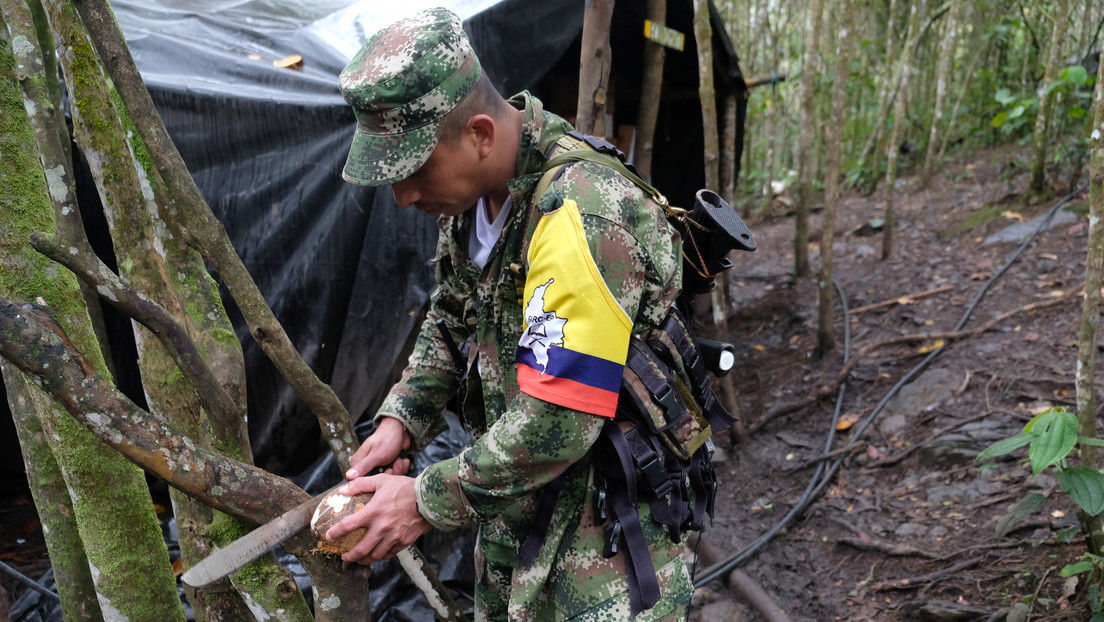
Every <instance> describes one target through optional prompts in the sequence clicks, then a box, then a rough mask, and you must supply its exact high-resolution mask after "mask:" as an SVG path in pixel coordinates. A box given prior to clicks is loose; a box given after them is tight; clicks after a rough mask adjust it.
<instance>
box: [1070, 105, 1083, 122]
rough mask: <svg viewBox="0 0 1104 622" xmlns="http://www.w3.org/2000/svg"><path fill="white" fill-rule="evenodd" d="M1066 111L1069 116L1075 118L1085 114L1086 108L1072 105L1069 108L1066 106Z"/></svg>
mask: <svg viewBox="0 0 1104 622" xmlns="http://www.w3.org/2000/svg"><path fill="white" fill-rule="evenodd" d="M1066 113H1068V114H1069V116H1071V117H1073V118H1074V119H1080V118H1081V117H1083V116H1085V109H1084V108H1082V107H1081V106H1070V107H1069V108H1066Z"/></svg>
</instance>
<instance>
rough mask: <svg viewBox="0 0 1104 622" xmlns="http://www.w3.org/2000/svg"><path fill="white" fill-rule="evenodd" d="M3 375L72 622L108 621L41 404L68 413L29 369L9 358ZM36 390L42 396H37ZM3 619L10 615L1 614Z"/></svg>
mask: <svg viewBox="0 0 1104 622" xmlns="http://www.w3.org/2000/svg"><path fill="white" fill-rule="evenodd" d="M0 374H2V375H3V376H4V386H5V388H6V389H7V393H8V405H9V406H10V408H11V413H12V420H13V421H14V422H15V432H16V434H17V435H18V436H19V447H20V449H21V450H22V452H23V464H24V466H25V467H26V469H27V484H28V485H29V486H30V489H31V497H33V498H34V503H35V508H36V509H37V510H38V520H39V522H40V523H42V537H43V539H45V541H46V550H47V552H48V553H49V555H50V566H51V567H52V568H53V570H54V582H55V584H56V585H57V591H58V596H59V597H60V598H61V608H62V611H63V612H64V615H65V620H66V622H76V621H77V620H85V621H89V622H92V621H102V620H103V614H102V613H101V612H100V603H99V601H98V600H96V586H95V584H94V583H93V582H92V575H91V574H90V572H89V569H88V558H87V557H85V555H84V545H83V544H81V540H80V533H79V532H78V530H77V522H76V519H75V518H74V514H73V500H72V498H70V497H69V489H68V488H67V487H66V486H65V479H64V477H63V476H62V473H61V468H60V467H58V463H57V460H55V459H54V454H53V452H52V451H51V450H50V444H49V443H48V442H46V431H45V430H44V429H43V428H42V422H41V418H40V417H39V415H38V410H39V409H40V408H49V409H53V410H54V411H56V412H55V413H52V414H50V415H48V416H51V417H54V418H57V417H64V416H66V415H65V413H63V412H60V411H59V410H58V409H57V405H56V404H54V402H53V400H51V399H50V398H49V397H47V396H46V395H45V394H43V393H42V390H41V389H39V388H37V387H35V386H34V384H33V383H31V382H28V381H27V378H26V376H24V375H23V372H21V371H19V370H18V369H17V368H16V367H15V366H14V365H12V364H10V363H8V362H7V361H4V360H0ZM35 393H37V394H38V395H37V396H35ZM0 620H3V621H5V622H6V620H7V618H6V617H4V616H3V615H0Z"/></svg>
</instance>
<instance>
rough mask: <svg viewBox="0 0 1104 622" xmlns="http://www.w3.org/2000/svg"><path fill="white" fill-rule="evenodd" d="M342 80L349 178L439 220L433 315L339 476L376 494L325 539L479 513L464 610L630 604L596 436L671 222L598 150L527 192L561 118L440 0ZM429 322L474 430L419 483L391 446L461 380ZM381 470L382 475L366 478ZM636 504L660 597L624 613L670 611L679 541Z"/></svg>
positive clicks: (369, 548) (650, 304)
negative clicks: (506, 94) (495, 62)
mask: <svg viewBox="0 0 1104 622" xmlns="http://www.w3.org/2000/svg"><path fill="white" fill-rule="evenodd" d="M340 80H341V89H342V93H343V94H344V96H345V98H346V100H347V101H348V102H349V103H350V104H351V105H352V106H353V109H354V111H355V113H356V116H357V131H356V135H355V137H354V139H353V144H352V148H351V150H350V154H349V159H348V163H347V165H346V167H345V170H344V173H343V175H344V177H345V179H346V180H348V181H350V182H353V183H357V184H364V185H384V184H391V185H392V188H393V189H394V192H395V198H396V200H397V202H398V204H399V205H411V204H412V205H415V206H416V207H417V208H418V209H420V210H422V211H424V212H426V213H428V214H431V215H434V216H437V217H438V219H437V222H438V225H439V226H440V228H441V234H440V239H439V242H438V247H437V254H436V279H437V285H438V287H437V289H436V291H435V292H434V293H433V295H432V297H431V301H430V307H429V311H428V317H427V318H426V320H425V322H424V324H423V325H422V328H421V332H420V334H419V336H418V340H417V344H416V346H415V349H414V352H413V354H412V355H411V358H410V361H409V364H408V366H407V368H406V370H405V371H404V373H403V376H402V379H401V380H400V381H399V382H398V383H397V384H396V385H395V387H394V388H393V389H392V390H391V391H390V393H389V395H388V396H387V398H386V400H385V402H384V403H383V405H382V406H381V407H380V409H379V412H378V413H377V415H376V423H377V431H376V432H375V433H374V434H373V435H372V436H371V437H369V438H368V439H367V440H366V441H365V443H364V444H363V446H362V447H361V448H360V449H359V450H358V451H357V453H356V455H355V456H354V459H353V466H352V468H351V469H350V470H349V472H348V473H347V474H346V475H347V477H348V478H349V479H350V480H351V481H350V482H349V483H348V484H347V485H346V486H345V492H346V494H356V493H360V492H371V493H374V497H373V499H372V501H371V502H370V503H369V504H368V505H367V506H366V507H365V508H363V509H362V510H361V511H360V512H358V513H357V514H355V515H353V516H351V517H349V518H347V519H345V520H344V521H342V522H341V523H339V524H338V525H336V526H335V527H333V528H332V529H331V530H330V532H329V533H328V534H327V536H328V537H330V538H331V539H336V538H339V537H341V536H342V535H344V534H346V533H348V532H350V531H352V530H354V529H356V528H359V527H366V528H367V533H366V535H365V536H364V537H363V539H362V540H361V541H360V543H359V544H358V545H357V546H356V547H355V548H354V549H352V550H351V551H350V552H349V553H347V554H346V555H345V556H344V558H345V559H346V560H347V561H360V562H362V563H371V562H373V561H375V560H379V559H384V558H389V557H391V556H393V555H394V554H395V553H397V552H398V551H399V550H402V549H403V548H405V547H407V546H409V545H410V544H412V543H413V542H414V541H415V540H416V539H417V538H418V537H419V536H421V535H422V534H424V533H426V532H427V531H429V530H430V529H431V528H433V527H436V528H438V529H445V530H448V529H454V528H456V527H459V526H461V525H465V524H471V523H477V524H478V526H479V536H478V544H477V551H476V592H475V597H476V613H477V619H487V620H566V619H572V620H621V619H627V618H629V615H630V611H629V597H628V593H627V590H628V582H627V577H626V564H625V554H624V553H621V554H617V555H614V556H613V557H611V558H608V559H607V558H605V557H603V556H602V550H603V545H604V543H605V542H604V541H605V538H604V535H603V530H604V528H605V524H603V523H604V521H600V520H599V519H598V518H597V516H596V509H595V507H596V506H595V503H594V497H595V488H596V483H595V474H594V469H593V467H592V446H593V445H594V443H595V440H596V439H597V438H598V435H599V433H600V431H601V430H602V427H603V424H604V422H605V421H606V418H607V417H611V416H612V415H613V413H614V410H615V408H616V402H617V391H618V386H619V382H620V376H621V374H622V370H623V369H624V364H625V357H626V351H627V343H628V339H629V335H630V334H634V335H636V334H642V333H647V332H648V331H650V330H653V329H655V327H656V326H657V324H658V323H659V322H660V321H661V320H662V318H663V316H664V315H665V314H666V312H667V310H668V308H669V307H670V305H671V303H672V301H673V300H674V298H675V297H676V295H677V294H678V291H679V290H678V287H679V283H680V280H681V257H680V252H681V247H680V241H679V237H678V235H677V233H675V231H674V230H673V229H672V228H671V227H670V226H669V225H668V223H667V221H666V219H665V218H664V214H663V212H662V211H661V210H660V209H658V208H656V207H655V206H654V205H653V204H651V203H648V202H647V201H645V200H644V197H643V195H642V193H641V192H640V190H639V189H638V188H637V187H636V186H634V185H633V184H632V183H630V182H629V181H627V180H625V179H624V178H622V177H621V176H620V175H618V174H617V173H615V172H614V171H612V170H611V169H609V168H607V167H604V166H601V165H598V164H594V163H589V162H579V163H575V164H572V165H569V166H567V167H566V168H565V169H563V172H562V175H560V176H559V177H558V178H557V179H555V180H554V181H551V183H548V182H547V181H546V182H545V183H546V184H547V190H546V191H545V192H543V193H542V194H541V195H540V196H534V195H535V189H536V186H537V185H538V181H539V180H540V179H541V177H542V166H543V165H544V164H545V162H547V160H548V157H549V154H550V152H551V151H553V149H554V146H555V145H556V141H557V140H558V139H560V138H561V137H562V136H563V135H564V134H565V133H566V132H568V131H569V130H570V129H571V127H570V125H569V124H568V123H567V122H566V121H564V120H563V119H561V118H560V117H558V116H556V115H554V114H552V113H549V112H546V111H544V109H543V106H542V104H541V102H540V101H538V100H537V99H536V98H534V97H532V96H530V95H529V94H528V93H521V94H519V95H517V96H515V97H514V98H512V99H510V100H509V101H507V100H504V99H503V98H502V97H501V96H500V95H499V94H498V93H497V92H496V91H495V90H494V88H493V86H492V85H491V84H490V82H489V81H488V79H487V77H486V75H485V74H483V72H482V69H481V68H480V65H479V61H478V59H477V58H476V56H475V55H474V53H473V52H472V50H471V48H470V46H469V44H468V41H467V38H466V36H465V35H464V33H463V31H462V29H461V24H460V20H459V19H458V18H457V16H455V15H454V14H452V13H451V12H449V11H447V10H445V9H433V10H430V11H425V12H422V13H419V14H417V15H416V16H414V17H412V18H408V19H405V20H401V21H399V22H397V23H395V24H393V25H391V26H389V27H387V28H385V29H384V30H383V31H382V32H380V33H378V34H377V35H375V36H373V37H372V38H371V39H370V40H369V41H368V42H367V43H366V44H365V45H364V47H363V48H362V49H361V50H360V52H359V53H358V54H357V55H356V56H355V57H354V58H353V59H352V61H350V63H349V65H348V66H347V67H346V68H345V70H344V71H343V72H342V74H341V79H340ZM549 178H551V176H549ZM496 221H497V223H496ZM496 224H497V226H498V227H501V231H500V232H499V233H497V234H496V232H495V229H496V226H495V225H496ZM511 264H516V268H517V267H519V269H515V270H513V271H512V270H511V269H510V265H511ZM521 284H524V294H523V295H522V296H521V297H519V293H518V289H519V285H521ZM439 321H440V322H443V326H444V327H445V328H446V329H447V331H448V333H449V336H450V337H451V339H452V340H454V341H455V343H461V342H464V341H469V342H470V344H471V347H470V350H469V351H468V356H467V362H466V367H467V371H468V375H467V381H466V382H467V390H466V395H467V399H466V400H465V403H464V404H463V409H462V420H463V422H464V424H465V426H466V427H467V428H468V429H469V430H470V431H471V432H472V433H473V435H474V440H473V442H472V443H471V444H470V445H469V446H467V447H466V448H465V449H464V450H463V451H462V452H461V453H460V455H459V456H457V457H455V458H452V459H449V460H445V461H443V462H439V463H437V464H434V465H432V466H430V467H429V468H427V469H426V470H425V471H423V472H422V473H421V474H420V475H419V476H418V477H417V478H410V477H405V476H400V474H402V473H405V471H406V470H407V467H408V463H407V462H406V461H405V460H403V459H399V458H398V456H399V454H400V452H401V451H403V450H404V449H414V450H417V449H420V448H421V447H423V446H424V445H425V444H426V443H428V442H429V441H430V440H431V439H432V438H433V437H434V436H436V435H437V434H439V433H440V432H442V431H443V430H444V429H445V427H446V423H445V420H444V418H443V417H442V416H441V414H440V413H441V411H442V409H443V407H444V406H445V404H446V402H447V401H448V400H449V399H450V397H451V396H453V395H455V394H456V393H457V392H458V390H459V389H460V388H461V387H460V386H459V385H460V381H459V380H458V379H457V373H456V369H457V367H456V364H455V363H454V357H453V355H452V354H451V353H452V349H451V348H450V347H449V345H448V344H447V343H446V341H445V340H444V338H443V335H442V331H441V330H440V328H439V327H438V325H437V324H438V323H439ZM380 466H383V467H385V468H388V471H387V474H382V475H374V476H370V477H364V476H363V475H364V474H365V473H368V472H370V471H371V470H372V469H374V468H376V467H380ZM552 482H557V485H559V484H562V486H563V488H562V492H560V494H559V496H558V497H557V498H556V502H555V506H554V510H552V511H551V515H550V521H548V522H549V524H548V527H547V530H546V533H545V537H544V540H543V543H542V544H541V546H540V549H539V551H538V552H537V554H536V557H535V561H534V562H533V563H532V564H531V565H529V566H528V567H521V564H519V561H518V560H519V553H520V550H521V548H522V545H523V543H524V542H525V541H526V538H527V536H528V535H529V534H530V531H532V529H533V521H534V517H535V514H537V500H538V496H539V495H538V493H539V491H540V490H541V489H542V487H544V486H546V485H548V484H550V483H552ZM546 518H547V517H546ZM640 518H641V522H642V523H643V525H644V530H645V533H646V535H647V540H648V543H649V549H650V551H651V554H652V562H653V564H654V566H655V568H656V572H657V575H658V579H659V585H660V590H661V596H660V600H659V602H658V603H656V605H655V606H654V607H652V608H651V609H649V610H646V611H644V612H643V613H641V614H640V615H638V616H637V618H636V619H637V620H653V619H658V620H665V619H677V618H678V617H680V616H684V615H685V607H686V603H687V601H688V600H689V597H690V594H691V591H692V586H691V582H690V579H689V575H688V572H687V570H686V567H685V565H684V563H683V559H682V556H681V552H682V545H681V544H674V543H672V542H671V541H670V540H669V539H668V537H667V534H666V532H665V530H664V529H663V527H662V526H660V525H658V524H656V523H654V522H653V521H652V520H651V519H650V510H649V508H648V506H647V504H641V506H640Z"/></svg>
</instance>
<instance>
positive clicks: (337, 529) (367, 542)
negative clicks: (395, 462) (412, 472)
mask: <svg viewBox="0 0 1104 622" xmlns="http://www.w3.org/2000/svg"><path fill="white" fill-rule="evenodd" d="M311 528H312V532H313V533H314V534H315V536H317V537H318V540H319V547H318V548H319V549H320V550H323V551H328V552H333V553H335V554H340V555H341V558H342V559H344V560H345V561H347V562H360V563H362V564H371V563H372V562H375V561H378V560H381V559H390V558H391V557H394V556H395V555H396V554H397V553H398V552H399V551H402V550H403V549H405V548H407V547H408V546H410V545H411V544H413V543H414V541H415V540H417V539H418V538H419V537H420V536H422V535H423V534H425V533H427V532H429V530H430V529H432V528H433V527H432V525H430V523H429V521H427V520H426V519H425V518H424V517H422V515H421V514H419V513H418V506H417V494H416V492H415V490H414V479H413V478H410V477H406V476H404V475H387V474H383V475H373V476H371V477H358V478H356V479H354V480H352V481H350V482H349V483H347V484H345V485H344V486H342V487H341V488H339V489H338V490H337V492H336V493H334V494H332V495H330V496H328V497H327V498H326V499H324V500H323V501H322V503H320V504H319V506H318V509H317V510H316V513H315V520H314V521H313V522H312V527H311ZM338 542H340V544H337V543H338ZM326 545H336V546H335V547H334V548H326Z"/></svg>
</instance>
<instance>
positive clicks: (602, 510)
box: [594, 485, 609, 523]
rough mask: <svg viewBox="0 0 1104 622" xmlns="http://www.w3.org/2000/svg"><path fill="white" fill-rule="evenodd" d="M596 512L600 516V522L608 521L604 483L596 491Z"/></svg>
mask: <svg viewBox="0 0 1104 622" xmlns="http://www.w3.org/2000/svg"><path fill="white" fill-rule="evenodd" d="M594 506H595V507H594V513H595V514H596V515H597V516H598V521H599V522H603V523H604V522H606V519H607V518H609V514H607V513H606V487H605V485H602V486H601V487H600V488H598V490H597V491H595V493H594Z"/></svg>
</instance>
